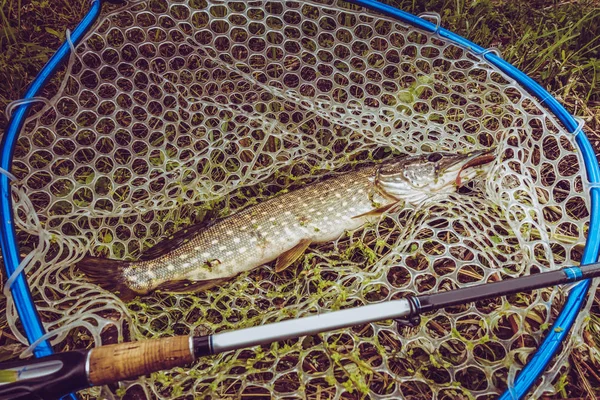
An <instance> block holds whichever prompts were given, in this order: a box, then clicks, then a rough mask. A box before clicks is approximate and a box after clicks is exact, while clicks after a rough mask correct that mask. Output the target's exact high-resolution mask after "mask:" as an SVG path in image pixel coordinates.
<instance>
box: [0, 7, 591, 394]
mask: <svg viewBox="0 0 600 400" xmlns="http://www.w3.org/2000/svg"><path fill="white" fill-rule="evenodd" d="M350 3H353V4H356V5H359V6H362V7H365V8H367V9H369V10H372V11H375V12H378V13H381V14H385V15H387V16H389V17H392V18H394V19H397V20H399V21H402V22H404V23H407V24H409V25H412V26H414V27H416V28H419V29H421V30H423V31H425V32H428V33H434V34H436V35H439V36H440V37H441V38H443V39H445V40H448V41H451V42H453V43H455V44H456V45H458V46H460V47H462V48H464V49H468V50H470V51H472V52H475V53H476V54H480V55H481V56H482V57H483V58H484V59H485V60H487V62H488V63H489V64H490V65H492V66H494V67H495V68H497V69H498V70H499V71H501V72H503V73H504V74H506V75H507V76H509V77H511V78H512V79H514V81H516V82H517V83H518V84H520V85H521V86H522V87H523V88H525V89H526V90H527V91H528V92H529V93H530V94H531V95H532V96H534V97H535V98H537V99H538V100H539V101H540V103H541V104H542V105H544V106H545V107H546V108H547V109H548V110H549V111H550V112H551V113H553V114H554V115H555V116H556V118H557V119H558V120H559V121H560V122H561V123H562V124H563V125H564V126H565V127H566V129H567V130H568V131H569V132H570V133H572V134H574V136H575V140H576V143H577V145H578V147H579V150H580V152H581V154H582V157H583V160H584V162H585V173H586V176H587V179H588V181H589V185H588V187H589V190H590V199H591V215H590V229H589V232H588V237H587V241H586V245H585V249H584V253H583V257H582V264H589V263H594V262H596V261H597V260H598V251H599V248H600V230H599V229H597V227H598V226H599V225H598V224H599V223H600V221H599V218H600V216H599V213H598V202H599V201H600V198H599V196H600V186H599V184H600V169H599V167H598V162H597V160H596V157H595V155H594V152H593V149H592V146H591V144H590V142H589V140H588V138H587V136H586V135H585V132H583V130H582V127H581V126H580V125H579V124H578V121H577V120H576V119H575V118H574V117H573V116H572V115H571V114H570V113H569V112H568V111H567V110H566V109H565V108H564V107H563V106H562V105H561V104H560V103H559V102H558V101H557V100H556V99H555V98H554V97H553V96H552V95H551V94H550V93H548V92H547V91H546V90H545V89H544V88H542V87H541V86H540V85H539V84H538V83H536V82H535V81H534V80H533V79H531V78H530V77H528V76H527V75H526V74H525V73H523V72H521V71H520V70H518V69H517V68H515V67H514V66H512V65H511V64H510V63H508V62H506V61H504V60H503V59H502V58H501V57H500V56H499V55H498V54H497V53H496V52H494V51H490V50H486V49H484V48H482V47H480V46H478V45H476V44H474V43H472V42H470V41H468V40H467V39H465V38H463V37H461V36H459V35H457V34H455V33H453V32H451V31H449V30H447V29H445V28H443V27H440V26H439V25H438V24H435V23H432V22H430V21H428V20H425V19H423V18H420V17H417V16H414V15H412V14H409V13H407V12H404V11H401V10H398V9H396V8H394V7H391V6H388V5H385V4H382V3H380V2H378V1H372V0H350ZM101 5H102V2H101V1H99V0H94V1H93V2H92V5H91V9H90V11H89V13H88V14H87V15H86V16H85V18H84V19H83V20H82V21H81V23H80V24H79V25H78V26H77V28H76V29H75V30H74V32H73V33H72V35H71V40H72V42H73V43H75V44H77V43H79V42H80V41H81V40H82V39H83V38H84V36H85V34H86V32H87V31H88V30H89V29H90V28H91V27H92V26H93V25H94V23H95V21H96V20H97V18H98V16H99V15H100V10H101ZM70 51H71V47H70V45H69V43H64V44H63V45H62V46H61V47H60V48H59V50H58V51H57V52H56V53H55V54H54V56H53V57H52V58H51V59H50V61H49V62H48V63H47V64H46V66H45V67H44V68H43V70H42V71H41V72H40V74H39V75H38V76H37V78H36V79H35V81H34V82H33V83H32V84H31V86H30V87H29V89H28V90H27V92H26V94H25V96H24V99H25V100H27V99H32V98H34V97H35V96H36V95H38V94H39V93H40V91H41V89H42V88H43V87H44V85H45V84H46V83H47V81H48V80H49V78H50V77H51V76H52V74H53V73H54V72H55V71H56V69H57V68H58V66H59V65H60V64H61V62H63V61H64V60H65V59H66V58H67V57H68V56H69V53H70ZM30 108H31V103H27V102H26V103H23V104H21V105H19V106H18V107H17V108H16V110H15V111H14V112H13V114H12V116H11V119H10V123H9V127H8V129H7V131H6V133H5V135H4V137H3V139H2V143H1V144H0V151H1V154H2V155H1V159H0V168H2V169H3V170H5V171H10V169H11V166H12V160H13V153H14V149H15V145H16V142H17V139H18V138H19V134H20V131H21V128H22V126H23V123H24V120H25V118H26V117H27V114H28V112H29V110H30ZM0 192H1V196H0V216H1V219H0V245H1V248H2V255H3V258H4V267H5V271H6V275H7V276H11V275H12V274H13V273H14V272H15V271H16V270H17V269H18V267H19V265H20V263H21V261H22V260H21V258H20V256H19V249H18V245H17V241H16V237H15V227H14V226H15V223H14V216H13V201H12V196H11V187H10V177H9V174H1V175H0ZM589 287H590V282H589V281H583V282H581V283H579V284H578V285H576V286H575V287H574V288H573V289H572V290H571V292H570V294H569V297H568V299H567V301H566V303H565V305H564V307H563V309H562V311H561V313H560V315H559V316H558V318H557V319H556V321H555V323H554V326H553V327H552V329H550V331H549V334H548V335H547V337H546V338H545V340H544V341H543V343H542V344H541V345H540V346H539V348H538V349H537V352H536V353H535V355H534V356H533V358H531V360H530V361H529V362H528V363H527V365H526V366H525V367H524V368H523V369H522V370H521V372H520V374H519V375H518V376H517V378H516V379H515V381H514V382H513V383H512V384H509V388H508V390H507V391H506V392H505V393H504V394H503V395H502V396H501V399H511V398H522V397H524V396H525V395H526V394H527V392H528V391H529V389H530V388H531V387H532V386H533V384H534V383H535V382H536V380H537V379H538V378H539V377H540V375H541V374H542V373H543V372H544V370H545V368H546V367H547V366H548V364H549V362H550V360H551V359H552V357H553V356H554V355H555V354H556V353H557V350H558V348H559V346H560V345H561V343H562V341H563V340H564V339H565V338H566V337H567V335H568V334H569V331H570V329H571V327H572V326H573V323H574V322H575V320H576V318H577V316H578V313H579V310H580V308H581V306H582V304H583V302H584V301H585V299H586V298H587V293H588V289H589ZM10 290H11V292H12V298H13V300H14V302H15V306H16V309H17V311H18V314H19V317H20V319H21V321H22V323H23V328H24V331H25V333H26V336H27V339H28V341H29V342H30V343H33V342H35V341H36V340H38V339H39V338H41V337H42V336H43V335H44V334H45V331H44V328H43V325H42V323H41V321H40V318H39V315H38V313H37V311H36V307H35V304H34V303H33V301H32V297H31V293H30V291H29V288H28V285H27V282H26V279H25V276H24V274H23V273H20V274H19V275H18V277H17V278H16V280H15V281H14V282H13V284H12V287H11V288H10ZM34 354H35V356H36V357H43V356H47V355H50V354H52V348H51V346H50V344H49V342H48V341H42V342H41V343H40V344H39V345H38V346H37V347H36V348H35V350H34Z"/></svg>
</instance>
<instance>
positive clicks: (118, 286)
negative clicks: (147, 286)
mask: <svg viewBox="0 0 600 400" xmlns="http://www.w3.org/2000/svg"><path fill="white" fill-rule="evenodd" d="M131 264H132V262H131V261H124V260H112V259H107V258H98V257H91V256H85V257H84V258H83V259H82V260H81V261H79V262H78V263H77V268H78V269H79V270H80V271H81V272H83V273H84V274H85V278H86V280H87V281H88V282H91V283H94V284H96V285H98V286H100V287H101V288H103V289H105V290H107V291H109V292H112V293H116V294H117V295H118V296H119V297H120V298H121V299H123V300H132V299H133V298H134V297H136V296H138V295H140V294H141V293H138V292H136V291H135V290H133V289H131V288H130V287H128V286H127V285H126V284H125V282H126V281H125V277H124V275H123V273H124V271H125V269H126V268H127V267H129V266H130V265H131Z"/></svg>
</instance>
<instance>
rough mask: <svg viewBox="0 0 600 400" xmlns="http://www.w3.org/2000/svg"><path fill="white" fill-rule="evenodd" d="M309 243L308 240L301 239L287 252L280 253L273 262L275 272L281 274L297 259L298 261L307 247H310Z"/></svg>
mask: <svg viewBox="0 0 600 400" xmlns="http://www.w3.org/2000/svg"><path fill="white" fill-rule="evenodd" d="M310 244H311V241H310V240H309V239H302V240H301V241H300V243H298V244H297V245H295V246H294V247H292V248H291V249H289V250H288V251H286V252H284V253H282V254H280V255H279V257H277V261H276V262H275V272H281V271H283V270H284V269H286V268H287V267H289V266H290V265H292V264H293V263H294V261H296V260H297V259H299V258H300V257H301V256H302V254H304V252H305V251H306V249H307V248H308V246H310Z"/></svg>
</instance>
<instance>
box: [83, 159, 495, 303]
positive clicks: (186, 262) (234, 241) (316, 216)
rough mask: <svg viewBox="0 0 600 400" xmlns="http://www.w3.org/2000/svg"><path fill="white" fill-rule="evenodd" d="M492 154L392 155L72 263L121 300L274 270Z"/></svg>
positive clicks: (444, 189) (481, 167)
mask: <svg viewBox="0 0 600 400" xmlns="http://www.w3.org/2000/svg"><path fill="white" fill-rule="evenodd" d="M494 159H495V156H494V154H493V150H486V151H474V152H471V153H468V154H459V153H446V152H432V153H428V154H421V155H414V156H404V157H396V158H394V159H392V160H390V161H388V162H385V163H382V164H379V165H375V166H368V167H363V168H360V169H357V170H355V171H352V172H348V173H345V174H340V175H337V176H334V177H332V178H329V179H326V180H323V181H320V182H318V183H315V184H311V185H307V186H305V187H302V188H300V189H297V190H294V191H291V192H288V193H285V194H282V195H280V196H276V197H273V198H271V199H269V200H267V201H264V202H262V203H260V204H257V205H255V206H251V207H248V208H246V209H244V210H242V211H239V212H237V213H235V214H233V215H231V216H229V217H226V218H224V219H221V220H218V221H216V222H215V223H212V224H211V225H208V226H198V227H197V228H194V227H191V228H188V229H186V230H183V231H179V232H178V233H176V234H175V235H174V236H173V237H171V238H169V239H166V240H164V241H162V242H159V243H158V244H156V245H155V246H153V247H152V248H150V249H149V250H148V251H147V252H146V253H145V254H144V255H143V256H142V257H140V259H139V260H137V261H124V260H112V259H102V258H96V257H91V256H87V257H85V258H84V259H83V260H82V261H80V262H79V263H78V268H79V269H80V270H81V271H83V272H84V274H85V275H86V277H87V279H88V280H89V281H91V282H94V283H97V284H99V285H100V286H101V287H103V288H105V289H107V290H110V291H112V292H118V294H119V296H120V297H121V298H123V299H126V300H128V299H132V298H133V297H135V296H138V295H145V294H148V293H150V292H152V291H154V290H162V291H167V292H191V291H198V290H202V289H207V288H210V287H212V286H215V285H217V284H220V283H221V282H223V281H224V280H226V279H228V278H231V277H233V276H235V275H236V274H238V273H240V272H243V271H248V270H251V269H254V268H256V267H259V266H261V265H264V264H266V263H269V262H271V261H273V260H276V261H275V270H276V271H282V270H284V269H285V268H287V267H288V266H289V265H291V264H292V263H294V262H295V261H296V260H297V259H298V258H299V257H300V256H302V254H303V253H304V252H305V250H306V249H307V248H308V246H310V245H311V244H312V243H321V242H328V241H333V240H335V239H337V238H338V237H340V236H341V235H342V234H343V233H344V232H345V231H348V230H353V229H357V228H359V227H361V226H362V225H364V224H365V223H366V222H367V221H369V220H370V219H371V220H372V219H373V218H375V217H378V216H379V215H380V214H382V213H384V212H386V211H388V210H390V209H392V208H394V209H397V208H398V207H410V206H413V207H414V206H417V205H419V204H422V203H423V202H425V201H427V200H428V199H432V198H435V199H438V198H439V197H438V196H437V195H440V194H449V193H453V192H456V190H457V188H458V187H459V186H460V185H461V184H462V183H464V182H465V181H469V180H471V179H473V178H474V177H476V176H478V175H481V174H482V173H484V172H485V168H486V164H488V163H489V162H491V161H492V160H494Z"/></svg>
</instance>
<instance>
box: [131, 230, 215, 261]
mask: <svg viewBox="0 0 600 400" xmlns="http://www.w3.org/2000/svg"><path fill="white" fill-rule="evenodd" d="M215 222H216V221H214V222H209V223H206V222H201V223H199V224H195V225H191V226H188V227H186V228H183V229H181V230H179V231H177V232H175V233H174V234H172V235H171V236H169V237H167V238H165V239H162V240H161V241H159V242H158V243H156V244H155V245H154V246H152V247H150V248H149V249H148V250H146V251H144V253H143V254H142V255H141V256H140V257H139V258H138V260H139V261H148V260H153V259H155V258H158V257H160V256H164V255H165V254H167V253H169V252H171V251H173V250H175V249H177V248H179V247H180V246H181V245H183V244H185V243H187V242H189V241H190V239H192V237H193V236H194V235H195V234H196V233H198V232H199V231H201V230H203V229H206V228H208V227H209V226H211V225H213V224H214V223H215Z"/></svg>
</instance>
